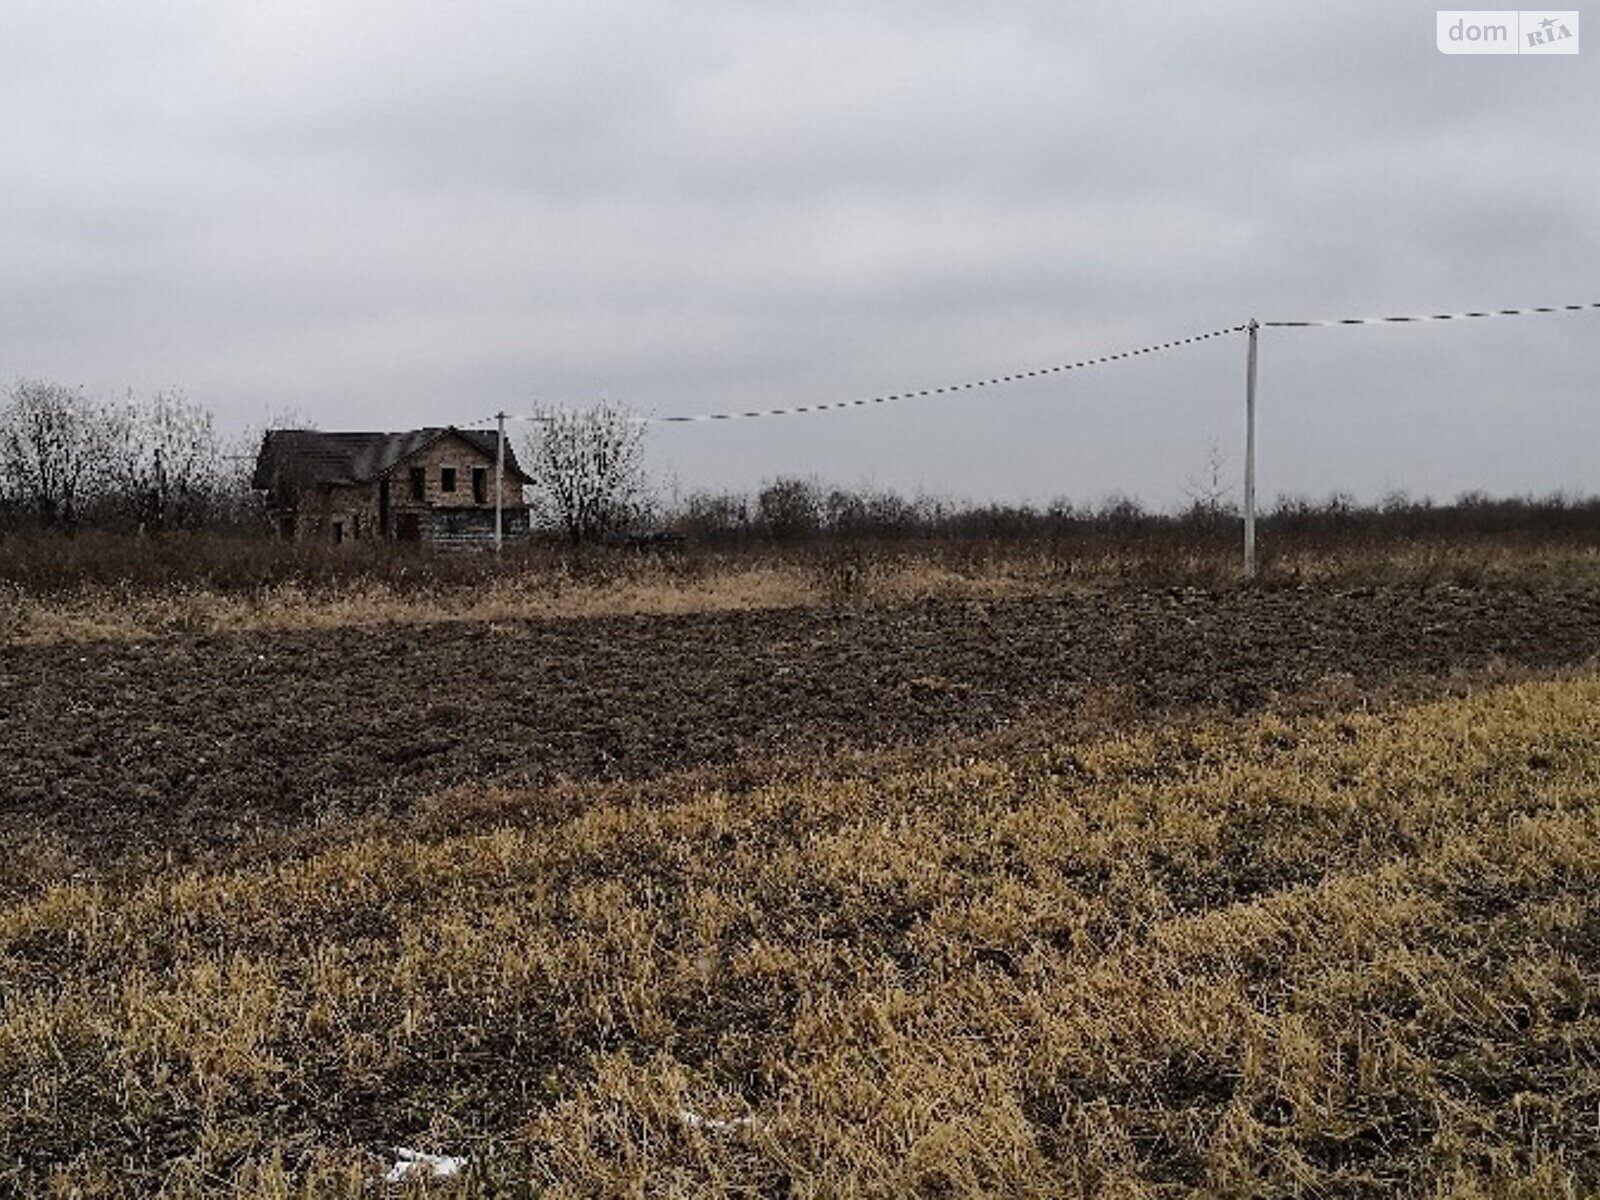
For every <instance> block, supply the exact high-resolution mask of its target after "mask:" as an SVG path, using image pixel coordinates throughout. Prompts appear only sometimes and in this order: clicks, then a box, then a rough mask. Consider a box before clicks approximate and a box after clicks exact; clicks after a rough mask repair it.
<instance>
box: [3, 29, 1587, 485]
mask: <svg viewBox="0 0 1600 1200" xmlns="http://www.w3.org/2000/svg"><path fill="white" fill-rule="evenodd" d="M1434 13H1435V8H1434V7H1433V6H1424V5H1421V4H1417V3H1412V2H1410V0H1364V2H1360V3H1351V2H1349V0H1339V2H1338V3H1334V2H1333V0H1324V2H1323V3H1316V4H1310V3H1300V2H1296V0H1263V2H1261V3H1226V4H1223V3H1213V4H1207V5H1199V4H1193V3H1190V4H1184V5H1177V4H1170V5H1158V4H1148V3H1124V4H1118V5H1115V6H1112V5H1095V6H1093V7H1092V8H1091V7H1090V6H1087V5H1071V4H1063V3H1061V0H1051V2H1049V3H1043V2H1041V3H1004V2H1001V3H993V4H973V3H971V2H970V0H963V2H960V3H942V2H939V0H914V2H912V0H906V2H904V3H895V2H882V3H873V2H872V0H852V2H851V3H815V2H813V3H809V4H805V5H775V4H774V5H764V4H759V3H750V2H749V0H744V2H743V3H732V2H730V3H677V4H670V5H668V4H648V3H643V2H635V3H617V2H607V0H574V2H567V0H553V2H544V3H539V4H526V3H500V4H490V3H470V2H461V0H457V2H453V3H442V2H441V3H405V2H400V0H383V2H382V3H337V2H330V0H318V2H316V3H292V2H284V0H274V2H273V3H271V4H261V3H242V2H241V3H215V2H207V3H195V4H182V3H177V2H161V3H146V2H142V0H115V2H110V3H103V4H82V3H74V2H72V0H39V2H28V0H0V164H3V166H0V172H3V174H0V378H3V379H16V378H19V377H29V378H46V379H51V380H56V381H59V382H63V383H69V384H74V385H82V386H83V387H84V388H85V389H86V390H87V391H89V392H90V393H92V394H96V395H113V394H121V393H122V392H124V391H125V390H126V389H129V388H132V389H133V390H135V391H136V392H149V391H152V390H155V389H158V388H163V387H173V386H175V387H179V388H181V389H183V390H184V391H185V392H187V393H188V395H189V396H190V397H191V398H193V399H195V400H197V401H200V402H202V403H204V404H205V405H207V406H209V407H210V408H211V409H212V410H213V411H214V412H215V413H216V414H217V416H218V420H219V423H220V424H221V425H222V426H223V427H224V428H225V429H227V430H238V429H243V428H244V427H245V426H247V425H253V424H260V423H261V422H263V421H265V420H267V419H268V418H269V417H271V416H273V415H274V414H278V413H282V412H284V411H288V410H292V411H295V412H298V413H300V414H303V415H305V416H307V417H309V418H310V419H311V420H312V421H313V422H314V423H315V424H317V425H319V426H321V427H322V428H325V429H346V428H352V429H359V428H407V427H414V426H420V425H435V424H446V423H451V422H467V421H470V420H473V419H474V418H478V417H481V416H483V415H484V414H486V413H490V412H493V411H494V410H496V409H498V408H501V407H505V408H507V409H509V410H512V411H525V410H527V409H528V408H530V407H531V406H533V405H535V404H537V403H562V402H564V403H569V404H582V403H585V402H587V401H590V400H592V399H594V398H595V397H597V396H599V395H601V394H605V395H608V396H609V397H610V398H611V399H612V400H614V401H617V402H619V403H622V404H625V405H628V406H631V407H634V408H636V409H638V410H639V411H641V412H655V413H658V414H666V413H683V412H715V411H721V410H729V409H740V408H748V407H766V406H775V405H784V404H791V403H809V402H820V401H829V400H845V399H852V398H855V397H868V396H874V395H878V394H880V393H884V392H894V391H900V390H902V389H905V388H922V387H929V386H937V385H941V384H946V383H957V382H963V381H966V380H969V379H978V378H984V377H988V376H991V375H995V374H998V373H1004V372H1008V371H1011V370H1015V369H1028V368H1034V367H1043V366H1049V365H1053V364H1056V363H1060V362H1065V361H1072V360H1075V359H1078V358H1081V357H1084V356H1087V355H1096V354H1102V353H1107V352H1112V351H1117V350H1122V349H1128V348H1132V347H1135V346H1139V345H1143V344H1146V343H1149V342H1156V341H1165V340H1167V339H1169V338H1174V337H1181V336H1185V335H1187V334H1190V333H1195V332H1203V331H1206V330H1211V329H1215V328H1218V327H1220V326H1226V325H1233V324H1236V323H1238V322H1241V321H1243V320H1246V319H1248V318H1249V317H1251V316H1257V317H1260V318H1262V319H1278V318H1293V317H1307V316H1310V317H1322V316H1349V315H1366V314H1369V313H1390V312H1395V313H1405V312H1412V311H1422V312H1436V311H1449V310H1452V309H1462V308H1475V307H1479V306H1492V307H1506V306H1518V305H1525V304H1526V305H1532V304H1563V303H1573V302H1589V301H1600V270H1597V268H1600V235H1597V229H1596V217H1597V213H1600V158H1597V156H1596V155H1595V154H1594V152H1593V148H1592V147H1593V143H1592V142H1591V141H1590V140H1589V139H1590V138H1592V137H1593V135H1594V134H1595V133H1596V132H1597V129H1596V125H1597V117H1600V79H1597V75H1596V68H1597V67H1600V16H1596V17H1595V18H1594V20H1595V24H1594V25H1593V26H1592V27H1591V29H1590V31H1589V33H1590V36H1591V38H1593V39H1595V41H1594V42H1593V44H1591V45H1590V47H1588V48H1587V50H1585V51H1584V52H1583V53H1580V54H1579V55H1577V56H1576V57H1572V56H1567V57H1557V58H1551V57H1533V56H1503V57H1485V56H1473V57H1466V56H1462V57H1452V56H1445V55H1442V54H1440V53H1439V51H1438V50H1437V48H1436V46H1435V31H1434ZM1261 353H1262V359H1261V425H1260V447H1261V456H1262V459H1261V485H1260V486H1261V491H1262V493H1263V494H1264V496H1266V497H1268V498H1270V497H1272V496H1274V495H1276V494H1278V493H1282V492H1300V493H1308V494H1312V495H1323V494H1326V493H1327V492H1328V491H1330V490H1333V489H1346V490H1349V491H1352V492H1354V493H1356V494H1357V495H1359V496H1363V497H1374V496H1377V495H1379V494H1381V493H1382V492H1385V491H1387V490H1390V489H1394V488H1406V489H1409V490H1411V491H1412V492H1413V493H1417V494H1422V493H1431V494H1433V495H1435V496H1437V497H1448V496H1452V495H1454V494H1455V493H1456V492H1459V491H1461V490H1464V489H1468V488H1483V489H1486V490H1489V491H1492V492H1497V493H1505V492H1522V491H1529V490H1532V491H1538V492H1544V491H1548V490H1552V489H1555V488H1567V489H1574V490H1581V491H1585V492H1591V491H1600V478H1597V474H1600V472H1597V469H1596V464H1597V463H1600V406H1597V404H1596V400H1597V389H1596V380H1597V372H1600V311H1595V312H1593V313H1589V314H1585V315H1577V316H1554V317H1529V318H1509V319H1505V320H1500V321H1492V322H1490V321H1481V322H1472V323H1469V324H1467V325H1462V324H1459V323H1450V324H1443V323H1439V324H1433V325H1426V326H1402V327H1398V328H1395V327H1376V328H1374V327H1363V328H1355V329H1326V330H1305V331H1299V330H1267V331H1265V332H1264V333H1263V335H1262V350H1261ZM1244 363H1245V342H1244V338H1243V336H1242V335H1233V336H1230V337H1228V338H1219V339H1215V340H1213V341H1209V342H1204V343H1201V344H1200V345H1197V346H1193V347H1188V348H1185V349H1182V350H1177V351H1173V352H1170V353H1163V354H1160V355H1152V356H1149V357H1146V358H1140V359H1134V360H1132V361H1129V362H1122V363H1114V364H1111V365H1108V366H1105V367H1101V368H1095V369H1093V370H1086V371H1081V372H1072V373H1069V374H1065V375H1052V376H1049V377H1046V378H1044V379H1042V380H1038V381H1034V382H1030V383H1028V384H1026V385H1020V386H1009V387H1004V388H993V389H987V390H983V391H972V392H964V393H961V394H959V395H956V396H952V397H940V398H933V399H925V400H916V401H907V402H904V403H901V404H896V405H889V406H883V407H879V408H873V409H866V410H846V411H844V412H841V413H834V414H827V415H818V416H804V417H787V418H775V419H768V420H759V421H747V422H729V423H716V424H703V425H687V426H655V427H652V430H651V433H650V457H651V461H652V465H653V468H654V470H655V472H656V473H657V475H658V477H659V478H660V479H661V480H662V481H663V484H662V486H663V488H664V490H667V491H669V492H670V490H671V488H672V487H674V486H676V487H677V488H678V489H680V490H685V491H686V490H691V489H694V488H698V487H717V488H720V487H748V486H753V485H756V484H758V483H760V481H762V480H763V479H768V478H771V477H773V476H775V475H778V474H793V473H798V474H806V475H812V474H814V475H817V476H819V477H821V478H822V479H824V480H827V481H830V482H839V483H845V484H861V483H872V484H877V485H883V486H891V487H895V488H898V489H901V490H904V491H918V490H920V491H925V492H930V493H937V494H942V495H950V496H956V497H967V498H1006V499H1031V500H1044V499H1048V498H1050V497H1055V496H1064V497H1068V498H1071V499H1074V500H1078V501H1094V500H1098V499H1101V498H1103V497H1105V496H1106V495H1108V494H1110V493H1114V492H1121V493H1127V494H1132V495H1136V496H1139V497H1141V498H1143V499H1145V500H1147V501H1149V502H1151V503H1156V504H1171V503H1176V502H1178V501H1180V500H1181V499H1182V496H1183V492H1184V486H1185V481H1186V480H1188V479H1191V478H1197V477H1199V476H1201V475H1203V474H1204V472H1205V469H1206V460H1207V456H1208V445H1209V444H1210V443H1211V442H1212V441H1215V442H1216V443H1217V445H1218V446H1219V447H1220V450H1221V452H1222V453H1223V454H1224V455H1225V456H1226V457H1227V460H1228V469H1229V471H1230V473H1234V474H1236V473H1237V471H1238V469H1239V467H1240V465H1241V463H1242V459H1243V450H1242V446H1243V386H1244Z"/></svg>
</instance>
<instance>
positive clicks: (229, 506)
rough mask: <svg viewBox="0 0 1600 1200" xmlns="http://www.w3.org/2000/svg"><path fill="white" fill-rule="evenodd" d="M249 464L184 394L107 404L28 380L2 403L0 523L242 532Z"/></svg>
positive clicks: (43, 527)
mask: <svg viewBox="0 0 1600 1200" xmlns="http://www.w3.org/2000/svg"><path fill="white" fill-rule="evenodd" d="M241 449H242V448H241ZM248 458H249V455H248V454H244V453H239V454H235V453H230V452H229V451H228V449H227V448H226V447H225V446H224V444H223V442H222V441H221V440H220V439H219V438H218V436H217V431H216V424H215V422H214V420H213V419H212V416H211V413H210V412H209V411H207V410H206V409H205V408H204V407H202V406H201V405H199V404H196V403H195V402H193V401H192V400H190V399H188V397H186V396H185V395H184V394H183V393H182V392H181V391H178V390H176V389H172V390H166V391H158V392H155V393H153V394H151V395H148V396H135V395H133V394H131V393H130V394H128V395H127V396H125V397H124V398H122V399H120V400H101V399H96V398H93V397H90V396H88V395H86V394H85V393H84V391H83V389H82V388H72V387H67V386H65V385H63V384H59V383H51V382H48V381H44V380H36V379H24V380H19V381H18V382H17V383H15V384H14V385H12V387H11V388H10V389H9V390H8V391H7V392H6V393H5V396H4V399H3V402H0V523H3V524H4V525H6V526H8V527H12V528H16V527H33V528H37V529H41V530H55V531H69V530H73V529H77V528H81V527H85V526H92V527H95V528H105V529H125V530H130V531H135V530H136V531H140V532H145V533H160V532H163V531H165V530H169V529H198V528H204V527H208V526H214V525H223V524H233V523H238V522H239V521H240V520H241V519H242V518H244V517H245V513H246V510H247V509H248V508H249V505H250V499H251V495H250V489H249V465H248V463H247V462H245V461H243V460H245V459H248Z"/></svg>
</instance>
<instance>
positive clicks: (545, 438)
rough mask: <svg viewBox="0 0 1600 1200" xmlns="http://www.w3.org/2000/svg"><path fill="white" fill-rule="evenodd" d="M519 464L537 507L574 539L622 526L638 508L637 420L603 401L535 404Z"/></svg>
mask: <svg viewBox="0 0 1600 1200" xmlns="http://www.w3.org/2000/svg"><path fill="white" fill-rule="evenodd" d="M522 465H523V469H524V470H525V471H526V472H527V473H528V476H529V478H530V479H532V480H533V485H534V490H535V495H536V501H535V503H536V506H537V508H538V509H539V510H540V511H541V512H542V514H543V516H544V517H545V519H546V520H548V521H549V522H550V523H552V524H554V525H555V526H556V527H557V528H558V529H560V530H561V532H562V534H563V535H564V536H565V537H566V538H567V540H568V541H570V542H572V543H574V544H577V543H579V542H586V541H593V540H595V539H596V538H600V537H604V536H606V535H607V534H611V533H616V532H618V531H620V530H622V529H625V528H627V526H628V525H630V524H632V523H633V522H634V521H635V520H636V519H637V518H638V517H639V515H640V513H641V512H642V511H643V509H644V505H645V477H644V424H643V423H642V422H641V421H640V420H639V419H638V418H637V417H635V416H633V415H632V414H631V413H629V412H628V411H627V410H626V409H623V408H620V407H618V406H617V405H614V404H612V403H611V402H610V401H609V400H601V401H600V402H598V403H597V404H594V405H592V406H590V407H588V408H581V409H567V408H547V409H542V410H540V411H539V413H538V414H537V420H536V424H535V432H534V434H533V437H532V439H531V442H530V444H529V445H528V447H527V449H526V450H525V451H524V454H523V464H522Z"/></svg>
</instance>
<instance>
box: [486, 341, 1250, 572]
mask: <svg viewBox="0 0 1600 1200" xmlns="http://www.w3.org/2000/svg"><path fill="white" fill-rule="evenodd" d="M1251 336H1252V337H1254V336H1255V335H1254V333H1252V334H1251ZM494 419H495V421H496V423H497V424H498V427H499V430H500V435H499V438H498V439H497V441H496V442H495V448H494V552H495V553H496V554H499V553H500V547H501V545H502V544H503V543H504V542H505V504H506V414H505V413H503V412H497V413H495V415H494Z"/></svg>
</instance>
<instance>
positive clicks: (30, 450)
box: [0, 379, 116, 528]
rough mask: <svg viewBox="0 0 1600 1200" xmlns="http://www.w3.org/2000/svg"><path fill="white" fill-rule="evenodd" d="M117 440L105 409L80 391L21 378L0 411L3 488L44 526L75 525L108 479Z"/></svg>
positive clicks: (0, 482)
mask: <svg viewBox="0 0 1600 1200" xmlns="http://www.w3.org/2000/svg"><path fill="white" fill-rule="evenodd" d="M115 436H116V431H115V430H113V429H112V428H110V415H109V414H108V413H107V411H106V410H105V408H104V407H103V406H101V405H98V404H95V403H94V402H93V401H91V400H89V399H87V398H86V397H85V396H84V394H83V392H82V390H81V389H74V388H68V387H64V386H63V385H61V384H59V383H49V382H46V381H45V380H41V379H22V380H18V381H17V383H16V384H14V385H13V386H12V388H11V390H10V392H9V393H8V394H7V396H6V402H5V406H4V408H3V409H0V489H3V490H4V493H5V498H6V500H7V501H8V502H9V503H10V504H12V505H14V506H15V507H16V508H17V509H19V510H20V511H21V512H23V513H25V514H27V515H28V516H30V517H32V519H33V520H35V521H37V522H38V524H39V525H40V526H42V527H45V528H57V527H61V526H71V525H74V524H76V523H77V521H78V519H79V517H80V516H81V515H82V512H83V507H84V505H85V503H86V502H87V501H88V500H89V499H90V498H92V496H93V494H94V493H95V491H96V490H97V489H98V488H99V486H100V485H101V484H102V482H103V480H104V471H105V463H104V459H105V454H106V451H107V449H108V447H109V446H110V445H111V443H112V441H113V440H114V438H115Z"/></svg>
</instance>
